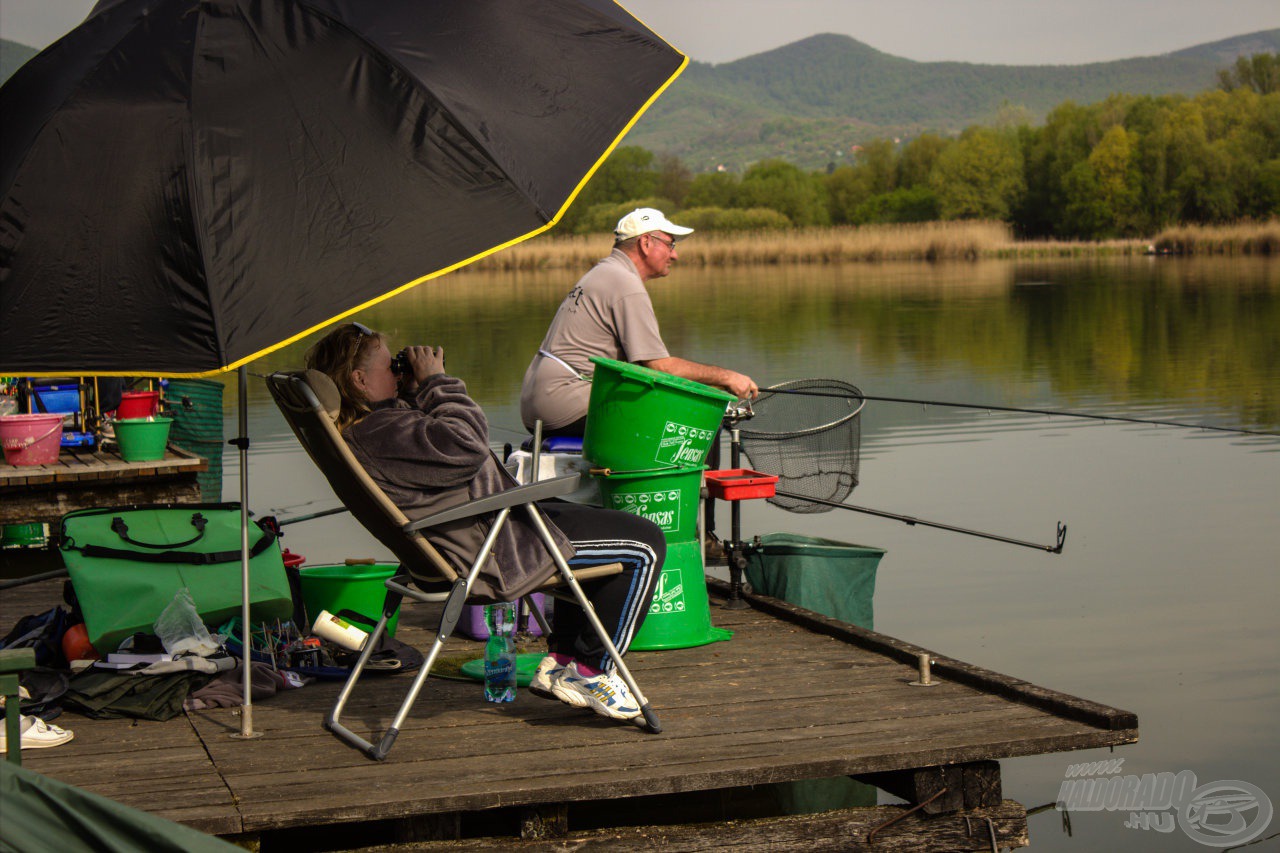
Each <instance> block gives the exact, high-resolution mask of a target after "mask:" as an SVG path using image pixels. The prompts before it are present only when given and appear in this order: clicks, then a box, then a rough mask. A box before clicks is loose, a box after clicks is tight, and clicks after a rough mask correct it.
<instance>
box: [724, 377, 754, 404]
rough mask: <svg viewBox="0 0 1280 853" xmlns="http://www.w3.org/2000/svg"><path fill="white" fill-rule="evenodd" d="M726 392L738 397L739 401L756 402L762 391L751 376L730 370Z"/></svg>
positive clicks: (725, 386)
mask: <svg viewBox="0 0 1280 853" xmlns="http://www.w3.org/2000/svg"><path fill="white" fill-rule="evenodd" d="M724 388H725V390H727V391H728V392H729V393H730V394H734V395H736V396H737V398H738V399H739V400H754V399H755V398H756V397H759V396H760V389H759V388H758V387H757V386H756V383H755V382H754V381H752V379H751V377H750V376H747V375H745V374H742V373H735V372H734V371H732V370H730V371H729V375H728V377H727V378H726V380H725V385H724Z"/></svg>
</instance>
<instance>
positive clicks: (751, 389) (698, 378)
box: [638, 355, 760, 400]
mask: <svg viewBox="0 0 1280 853" xmlns="http://www.w3.org/2000/svg"><path fill="white" fill-rule="evenodd" d="M638 363H639V364H640V365H641V366H642V367H648V368H651V369H653V370H660V371H662V372H663V373H670V374H671V375H672V376H680V377H682V378H684V379H692V380H693V381H694V382H701V383H702V384H703V385H714V386H716V387H717V388H723V389H725V390H726V391H728V392H729V393H730V394H734V395H736V396H737V397H738V399H740V400H745V399H748V398H750V397H755V396H757V395H759V393H760V389H759V388H757V387H756V383H755V382H753V381H752V380H751V377H750V376H747V375H745V374H742V373H737V372H735V371H732V370H728V369H726V368H723V367H716V366H715V365H714V364H700V363H698V362H696V361H689V360H688V359H684V358H677V357H676V356H674V355H669V356H667V357H666V358H655V359H652V360H651V361H641V362H638Z"/></svg>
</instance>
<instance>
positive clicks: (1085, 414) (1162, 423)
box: [760, 388, 1280, 437]
mask: <svg viewBox="0 0 1280 853" xmlns="http://www.w3.org/2000/svg"><path fill="white" fill-rule="evenodd" d="M760 393H761V395H764V394H801V395H805V396H810V397H843V398H845V399H854V398H853V397H852V396H851V395H846V394H828V393H823V392H820V391H790V390H785V389H781V388H777V389H774V388H762V389H760ZM860 398H861V399H863V400H875V401H877V402H880V403H912V404H916V405H921V406H950V407H952V408H956V409H985V410H987V411H991V412H1016V413H1018V414H1024V415H1049V416H1052V417H1062V418H1088V419H1091V420H1096V421H1124V422H1125V423H1131V424H1150V425H1152V426H1171V427H1181V428H1182V429H1208V430H1215V431H1217V432H1235V433H1242V434H1244V435H1267V436H1273V437H1274V436H1280V433H1276V432H1268V431H1267V430H1259V429H1244V428H1242V427H1224V426H1214V425H1213V424H1189V423H1185V422H1182V421H1162V420H1153V419H1150V418H1131V417H1128V416H1125V415H1095V414H1091V413H1089V412H1070V411H1064V410H1061V409H1024V408H1018V407H1015V406H993V405H988V404H983V403H953V402H949V401H946V400H916V399H910V398H907V397H876V396H873V395H871V394H862V395H860Z"/></svg>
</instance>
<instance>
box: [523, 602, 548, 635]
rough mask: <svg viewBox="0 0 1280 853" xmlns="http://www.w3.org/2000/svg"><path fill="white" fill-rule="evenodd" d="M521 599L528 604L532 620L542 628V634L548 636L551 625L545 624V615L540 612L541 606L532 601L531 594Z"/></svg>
mask: <svg viewBox="0 0 1280 853" xmlns="http://www.w3.org/2000/svg"><path fill="white" fill-rule="evenodd" d="M523 600H524V602H525V603H526V604H527V605H528V607H529V612H530V613H532V614H533V618H534V620H536V621H537V623H538V627H539V628H541V629H542V636H544V637H550V636H551V626H550V625H548V624H547V617H546V614H544V613H543V612H542V608H540V607H538V606H537V605H535V604H534V603H533V596H531V595H526V596H525V597H524V599H523Z"/></svg>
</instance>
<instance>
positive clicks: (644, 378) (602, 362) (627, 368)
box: [591, 355, 738, 403]
mask: <svg viewBox="0 0 1280 853" xmlns="http://www.w3.org/2000/svg"><path fill="white" fill-rule="evenodd" d="M591 363H592V364H595V365H596V366H598V367H604V368H608V369H612V370H615V371H617V372H618V373H621V374H622V375H623V376H625V377H627V378H628V379H633V380H635V381H637V382H643V383H644V384H646V385H665V386H667V387H668V388H678V389H680V390H682V391H692V392H693V393H695V394H706V395H707V396H710V397H717V398H719V399H722V400H724V401H725V402H726V403H733V402H736V401H737V399H738V398H737V397H735V396H733V395H732V394H730V393H729V392H728V391H725V390H723V389H720V388H714V387H712V386H710V385H703V384H702V383H701V382H694V381H693V380H692V379H685V378H684V377H683V376H673V375H672V374H670V373H663V372H662V371H661V370H654V369H653V368H650V367H644V366H643V365H639V364H631V363H630V362H626V361H617V360H615V359H612V358H605V357H604V356H600V355H593V356H591Z"/></svg>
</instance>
